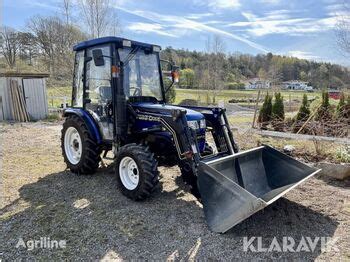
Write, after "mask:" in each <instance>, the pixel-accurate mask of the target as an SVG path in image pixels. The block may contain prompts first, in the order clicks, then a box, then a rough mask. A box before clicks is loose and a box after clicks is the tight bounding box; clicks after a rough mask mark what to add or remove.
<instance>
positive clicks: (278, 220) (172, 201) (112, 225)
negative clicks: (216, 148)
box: [0, 123, 350, 261]
mask: <svg viewBox="0 0 350 262" xmlns="http://www.w3.org/2000/svg"><path fill="white" fill-rule="evenodd" d="M60 129H61V127H60V125H59V124H42V123H34V124H33V123H31V124H25V125H19V124H16V125H13V126H11V125H5V126H2V128H1V139H2V141H3V145H2V148H1V151H2V154H3V155H2V156H3V157H2V169H1V176H2V179H3V186H4V198H5V203H4V207H3V208H2V209H1V210H0V224H1V225H0V236H1V237H0V259H1V258H3V259H4V260H5V261H6V260H13V259H20V258H22V259H23V258H29V259H42V260H47V259H56V260H57V259H70V260H73V259H77V258H80V259H82V260H84V259H88V260H92V259H110V258H119V259H162V260H164V259H175V260H180V259H186V260H187V259H211V260H234V259H237V260H238V259H240V260H241V259H271V258H281V259H288V260H289V259H303V260H304V259H312V260H313V259H319V260H323V259H328V260H334V259H341V258H343V259H350V239H349V236H350V189H349V187H350V181H349V180H348V181H345V182H337V181H335V180H330V179H321V178H319V177H317V178H313V179H311V180H309V181H308V182H307V183H305V184H304V185H302V186H300V187H299V188H298V189H296V190H294V191H291V192H290V193H288V194H287V196H286V198H284V199H280V200H279V201H277V202H275V203H274V204H272V205H271V206H269V207H268V208H266V209H265V210H263V211H261V212H259V213H257V214H255V215H254V216H252V217H250V218H249V219H247V220H246V221H244V222H243V223H241V224H239V225H238V226H236V227H234V228H233V229H232V230H231V231H229V232H228V233H227V234H224V235H220V234H216V233H213V232H211V231H209V230H208V228H207V226H206V224H205V221H204V214H203V211H202V207H201V204H200V203H199V202H198V201H196V199H195V198H194V197H193V196H192V195H191V194H189V193H188V191H187V188H186V186H185V185H184V184H183V183H182V181H181V179H180V177H179V170H178V169H177V168H167V169H165V168H160V172H161V184H162V186H163V189H162V191H161V192H158V193H157V194H156V195H155V196H153V197H152V198H151V199H149V200H147V201H145V202H133V201H130V200H128V199H126V198H125V197H124V196H122V195H121V193H120V192H119V190H118V188H117V183H116V179H115V176H114V174H113V170H112V169H111V168H106V169H103V170H100V171H99V172H98V173H96V174H94V175H91V176H78V175H74V174H72V173H70V172H68V171H66V170H65V165H64V163H63V160H62V157H61V150H60ZM253 236H260V237H263V244H264V245H268V244H269V243H271V241H272V239H273V237H276V238H277V239H278V240H279V241H282V238H283V237H284V236H291V237H294V238H295V239H296V240H299V239H300V238H301V237H302V236H304V237H307V236H308V237H312V238H313V237H339V240H338V241H337V242H336V246H337V247H338V248H339V252H337V251H334V250H332V251H331V252H327V253H322V252H321V250H320V247H319V246H318V247H316V250H315V251H314V252H300V253H292V252H286V253H283V252H262V253H255V252H251V251H249V252H245V251H244V250H243V237H248V238H249V237H253ZM40 237H50V239H56V240H65V241H66V248H64V249H40V248H39V249H34V250H32V251H28V250H25V249H24V248H16V244H17V243H18V241H19V239H20V238H23V239H24V240H25V241H27V240H31V239H34V240H36V239H40Z"/></svg>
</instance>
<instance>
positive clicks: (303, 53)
mask: <svg viewBox="0 0 350 262" xmlns="http://www.w3.org/2000/svg"><path fill="white" fill-rule="evenodd" d="M288 55H289V56H293V57H298V58H301V59H307V60H319V59H320V57H319V56H317V55H313V54H312V53H310V52H306V51H300V50H293V51H288Z"/></svg>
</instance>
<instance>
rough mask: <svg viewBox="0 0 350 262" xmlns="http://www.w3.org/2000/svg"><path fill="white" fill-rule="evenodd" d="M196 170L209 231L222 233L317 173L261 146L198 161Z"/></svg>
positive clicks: (275, 151) (269, 148)
mask: <svg viewBox="0 0 350 262" xmlns="http://www.w3.org/2000/svg"><path fill="white" fill-rule="evenodd" d="M198 171H199V172H198V187H199V192H200V194H201V198H202V203H203V209H204V214H205V218H206V221H207V223H208V225H209V228H210V229H211V230H212V231H214V232H219V233H224V232H226V231H227V230H229V229H230V228H232V227H233V226H235V225H237V224H238V223H240V222H241V221H243V220H245V219H246V218H248V217H250V216H251V215H253V214H254V213H256V212H258V211H259V210H261V209H263V208H265V207H266V206H268V205H270V204H271V203H273V202H274V201H276V200H277V199H279V198H280V197H282V196H283V195H284V194H286V193H287V192H288V191H289V190H291V189H293V188H294V187H296V186H298V185H299V184H301V183H303V182H304V181H305V180H307V179H308V178H310V177H312V176H314V175H315V174H316V173H318V172H319V171H320V170H316V169H314V168H312V167H309V166H308V165H306V164H304V163H301V162H299V161H297V160H295V159H293V158H291V157H289V156H287V155H285V154H283V153H281V152H279V151H277V150H275V149H273V148H272V147H269V146H261V147H258V148H254V149H251V150H247V151H243V152H239V153H237V154H234V155H230V156H226V157H222V158H219V159H215V160H211V161H208V162H204V161H201V162H200V163H199V169H198Z"/></svg>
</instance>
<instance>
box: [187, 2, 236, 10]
mask: <svg viewBox="0 0 350 262" xmlns="http://www.w3.org/2000/svg"><path fill="white" fill-rule="evenodd" d="M193 3H194V4H195V5H199V6H203V5H206V6H208V7H209V8H210V9H213V10H219V9H236V8H238V7H240V6H241V3H240V0H193Z"/></svg>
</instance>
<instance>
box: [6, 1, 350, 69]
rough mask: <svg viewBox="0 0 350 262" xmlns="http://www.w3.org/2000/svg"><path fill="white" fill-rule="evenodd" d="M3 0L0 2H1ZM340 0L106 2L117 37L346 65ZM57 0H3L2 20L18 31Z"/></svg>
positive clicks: (56, 6) (52, 9)
mask: <svg viewBox="0 0 350 262" xmlns="http://www.w3.org/2000/svg"><path fill="white" fill-rule="evenodd" d="M0 1H1V0H0ZM343 1H344V0H304V1H302V0H183V1H167V0H138V1H137V0H134V1H128V0H110V3H111V6H112V7H113V8H115V9H116V12H117V14H118V17H119V20H120V24H121V27H122V33H121V35H122V36H124V37H127V38H130V39H135V40H139V41H144V42H150V43H155V44H159V45H161V46H163V47H165V46H172V47H175V48H187V49H190V50H199V51H201V50H204V49H205V42H206V40H207V39H208V36H212V35H214V34H217V35H220V36H221V37H222V39H223V40H224V43H225V50H226V51H227V52H241V53H249V54H257V53H265V52H269V51H270V52H272V53H275V54H283V55H289V56H296V57H300V58H306V59H312V60H317V61H328V62H333V63H340V64H343V65H346V66H350V62H349V61H348V59H347V58H345V57H343V56H342V55H341V54H340V52H339V51H338V48H337V46H336V43H335V41H334V39H335V32H334V27H335V25H336V22H337V18H336V17H337V15H341V14H342V12H343V10H342V2H343ZM60 5H61V1H60V0H46V1H43V0H42V1H39V0H3V2H2V23H3V24H5V25H7V26H12V27H15V28H17V29H25V24H26V22H27V21H28V19H29V18H30V17H31V16H33V15H54V14H58V13H59V10H60Z"/></svg>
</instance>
